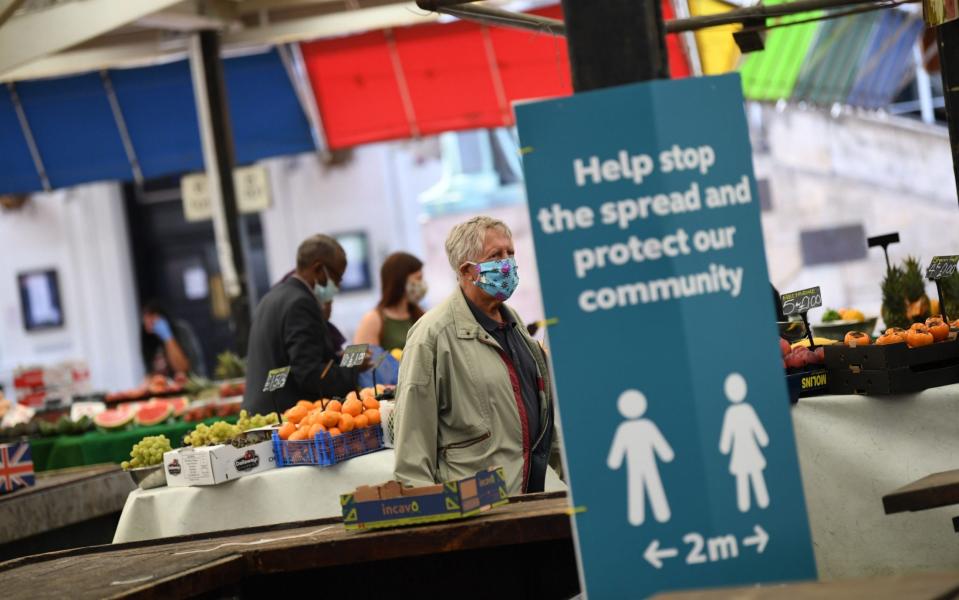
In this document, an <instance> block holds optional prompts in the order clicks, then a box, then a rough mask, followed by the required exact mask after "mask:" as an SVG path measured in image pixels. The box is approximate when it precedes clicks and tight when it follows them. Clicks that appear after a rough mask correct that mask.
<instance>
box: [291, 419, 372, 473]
mask: <svg viewBox="0 0 959 600" xmlns="http://www.w3.org/2000/svg"><path fill="white" fill-rule="evenodd" d="M383 448H384V446H383V428H382V427H381V426H380V425H374V426H371V427H366V428H363V429H354V430H352V431H349V432H347V433H340V434H337V435H330V433H329V432H328V431H320V432H318V433H317V434H316V436H315V437H314V438H313V439H307V440H282V439H280V436H279V434H278V433H277V432H275V431H274V432H273V452H274V454H275V455H276V464H277V466H280V467H292V466H297V465H315V466H319V467H329V466H332V465H335V464H338V463H341V462H343V461H345V460H349V459H351V458H354V457H357V456H362V455H363V454H369V453H371V452H376V451H377V450H382V449H383Z"/></svg>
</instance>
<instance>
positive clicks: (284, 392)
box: [243, 235, 362, 414]
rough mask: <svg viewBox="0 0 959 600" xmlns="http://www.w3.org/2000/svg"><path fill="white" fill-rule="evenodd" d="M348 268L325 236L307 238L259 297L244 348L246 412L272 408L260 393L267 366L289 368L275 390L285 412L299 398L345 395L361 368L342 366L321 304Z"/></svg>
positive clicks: (333, 242)
mask: <svg viewBox="0 0 959 600" xmlns="http://www.w3.org/2000/svg"><path fill="white" fill-rule="evenodd" d="M344 271H346V253H345V252H344V251H343V248H342V247H341V246H340V244H339V243H338V242H337V241H336V240H335V239H333V238H331V237H329V236H326V235H314V236H312V237H310V238H307V239H306V240H305V241H304V242H303V243H302V244H300V247H299V249H298V250H297V252H296V272H295V273H294V274H293V276H292V277H290V278H288V279H287V280H285V281H284V282H282V283H280V284H278V285H277V286H275V287H274V288H273V289H272V290H270V291H269V293H267V295H266V296H264V297H263V300H261V301H260V305H259V306H258V307H257V309H256V313H255V315H254V319H253V327H252V331H251V332H250V346H249V349H248V351H247V368H246V394H245V396H244V398H243V408H245V409H246V410H248V411H249V412H250V413H253V414H255V413H260V414H266V413H268V412H271V411H273V410H274V404H273V399H271V398H270V394H268V393H264V392H263V385H264V383H265V381H266V376H267V373H268V372H269V371H270V370H271V369H276V368H280V367H286V366H289V367H290V376H289V378H288V380H287V382H286V386H284V387H283V388H282V389H280V390H277V391H276V392H273V394H275V400H276V406H277V408H279V410H281V411H284V410H286V409H288V408H290V407H291V406H293V405H294V404H296V402H297V400H304V399H305V400H317V399H319V398H330V397H333V396H340V397H342V396H345V395H346V394H347V393H349V392H350V391H351V390H352V389H354V388H355V382H356V376H357V372H358V371H359V370H360V369H362V367H354V368H343V367H340V366H339V361H338V360H337V350H338V348H336V347H335V345H334V342H333V340H332V339H331V336H330V331H329V328H328V327H327V323H326V319H325V318H324V316H323V308H322V305H324V304H327V303H329V302H331V301H332V300H333V296H335V295H336V293H337V292H338V291H339V287H338V286H339V284H340V281H341V280H342V279H343V272H344Z"/></svg>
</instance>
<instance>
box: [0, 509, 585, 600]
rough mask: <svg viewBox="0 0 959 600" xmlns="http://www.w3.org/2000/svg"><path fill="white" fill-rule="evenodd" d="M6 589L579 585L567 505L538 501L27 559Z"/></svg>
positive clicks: (142, 591) (227, 590)
mask: <svg viewBox="0 0 959 600" xmlns="http://www.w3.org/2000/svg"><path fill="white" fill-rule="evenodd" d="M426 557H428V558H426ZM464 584H465V586H464ZM0 589H2V590H3V592H4V594H3V595H4V598H5V599H6V598H19V597H29V598H62V597H70V598H108V597H128V596H135V597H143V598H182V597H186V596H193V595H199V594H205V593H211V592H217V593H218V594H237V593H239V592H240V591H241V590H242V593H243V594H244V595H250V596H253V595H254V594H256V593H264V594H270V595H271V596H272V595H276V594H277V590H278V589H284V590H286V592H289V593H293V592H294V591H296V593H297V594H299V593H300V592H302V591H307V592H309V593H308V595H310V596H316V595H320V594H322V593H323V592H324V591H326V590H342V594H343V596H344V597H349V598H351V600H353V599H355V598H377V599H378V600H382V598H384V597H397V598H400V597H407V596H408V595H411V594H416V593H417V592H418V593H419V594H418V595H422V594H424V593H426V594H427V595H431V594H430V592H429V590H436V591H437V592H436V593H437V594H439V593H441V592H440V591H439V590H442V593H443V594H447V593H450V594H453V595H454V596H456V595H458V596H460V597H464V598H465V597H474V596H477V595H478V596H485V597H499V596H511V595H518V596H521V597H539V598H569V597H571V596H573V595H575V594H576V593H577V591H578V581H577V574H576V562H575V555H574V552H573V545H572V539H571V533H570V517H569V508H568V504H567V500H566V498H565V495H564V494H539V495H533V496H528V497H523V498H517V499H513V501H512V502H511V503H510V504H509V505H507V506H503V507H499V508H496V509H494V510H492V511H491V512H490V513H488V514H485V515H482V516H479V517H476V518H472V519H464V520H460V521H453V522H449V523H441V524H436V525H429V526H422V527H411V528H402V529H392V530H384V531H369V532H347V531H346V530H345V529H344V528H343V524H342V521H341V520H340V519H323V520H318V521H313V522H305V523H299V524H297V525H296V526H295V527H292V528H290V527H287V528H278V527H277V528H258V529H247V530H242V531H234V532H223V533H221V534H204V535H198V536H188V537H181V538H166V539H163V540H152V541H146V542H132V543H128V544H115V545H112V546H99V547H92V548H79V549H75V550H68V551H64V552H57V553H50V554H43V555H37V556H30V557H24V558H21V559H15V560H12V561H8V562H6V563H0ZM455 589H459V590H460V593H454V590H455ZM338 593H339V592H338Z"/></svg>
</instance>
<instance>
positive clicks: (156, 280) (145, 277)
mask: <svg viewBox="0 0 959 600" xmlns="http://www.w3.org/2000/svg"><path fill="white" fill-rule="evenodd" d="M124 193H125V195H126V203H127V216H128V219H129V224H130V245H131V250H132V252H133V260H134V269H135V271H136V272H135V277H136V282H137V298H138V300H139V302H140V304H141V305H142V304H143V303H144V302H146V301H148V300H151V299H155V300H158V301H159V302H160V303H161V304H162V305H163V306H164V307H165V308H166V310H167V311H168V312H169V313H170V315H171V316H172V318H174V319H182V320H184V321H186V322H187V323H188V324H189V325H190V326H191V327H192V329H193V331H194V333H195V334H196V337H197V339H198V340H199V342H200V346H201V349H202V351H203V362H204V365H205V373H206V374H207V375H208V376H212V375H213V370H214V365H215V364H216V356H217V354H219V353H221V352H224V351H226V350H232V351H234V352H237V353H238V354H240V355H241V356H242V355H245V354H246V348H236V340H235V336H234V335H233V332H232V331H231V328H230V323H229V318H228V310H229V309H228V306H229V304H228V302H227V300H226V297H225V294H224V291H223V286H222V280H221V278H220V267H219V261H218V260H217V253H216V242H215V240H214V236H213V224H212V221H200V222H190V221H187V220H186V218H185V217H184V216H183V202H182V199H181V196H180V178H179V177H168V178H163V179H158V180H153V181H149V182H146V183H145V184H144V186H143V189H142V190H140V189H137V188H136V186H135V185H133V184H128V185H126V186H125V187H124ZM241 219H242V223H241V230H244V231H245V242H246V252H247V270H248V282H247V285H248V288H249V289H250V293H251V298H250V303H251V306H256V302H257V299H258V298H261V297H262V296H263V294H265V293H266V292H267V290H268V289H269V285H270V282H269V275H268V273H267V268H266V254H265V251H264V248H263V229H262V227H261V225H260V217H259V215H243V216H241Z"/></svg>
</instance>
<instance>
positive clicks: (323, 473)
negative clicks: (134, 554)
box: [113, 450, 565, 544]
mask: <svg viewBox="0 0 959 600" xmlns="http://www.w3.org/2000/svg"><path fill="white" fill-rule="evenodd" d="M390 479H393V450H381V451H379V452H374V453H372V454H367V455H365V456H358V457H356V458H353V459H350V460H348V461H346V462H343V463H340V464H338V465H334V466H332V467H322V468H321V467H307V466H303V467H285V468H281V469H273V470H271V471H266V472H264V473H258V474H256V475H248V476H247V477H242V478H240V479H237V480H236V481H232V482H229V483H224V484H221V485H214V486H197V487H161V488H154V489H152V490H136V491H134V492H132V493H131V494H130V495H129V497H127V501H126V505H125V506H124V507H123V514H122V515H121V516H120V522H119V524H118V525H117V530H116V533H115V534H114V537H113V543H115V544H116V543H120V542H133V541H137V540H149V539H154V538H161V537H170V536H177V535H188V534H193V533H204V532H210V531H223V530H226V529H238V528H243V527H257V526H262V525H274V524H277V523H291V522H295V521H306V520H310V519H322V518H325V517H335V516H339V515H341V514H342V512H341V509H340V494H345V493H347V492H351V491H353V490H354V489H356V487H357V486H359V485H375V484H379V483H383V482H385V481H389V480H390ZM546 489H547V491H555V490H562V489H565V486H564V485H563V482H562V481H560V480H559V478H558V477H557V476H556V474H555V473H553V472H552V471H547V480H546Z"/></svg>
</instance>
